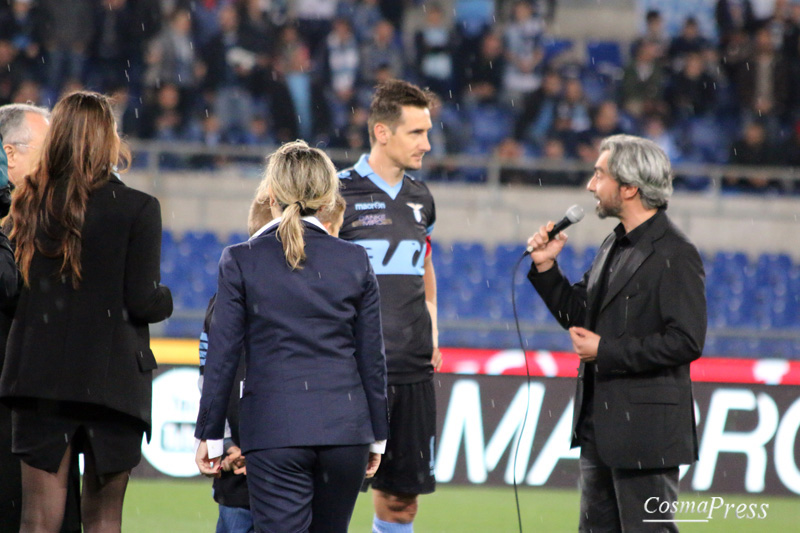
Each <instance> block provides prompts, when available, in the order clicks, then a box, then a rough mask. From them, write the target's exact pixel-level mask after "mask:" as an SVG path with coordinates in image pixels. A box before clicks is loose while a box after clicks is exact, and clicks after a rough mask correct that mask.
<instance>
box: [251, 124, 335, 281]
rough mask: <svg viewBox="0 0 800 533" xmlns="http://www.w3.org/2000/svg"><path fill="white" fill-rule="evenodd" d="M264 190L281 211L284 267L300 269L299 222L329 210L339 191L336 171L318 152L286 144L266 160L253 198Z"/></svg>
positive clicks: (298, 143)
mask: <svg viewBox="0 0 800 533" xmlns="http://www.w3.org/2000/svg"><path fill="white" fill-rule="evenodd" d="M266 190H270V191H271V192H272V197H273V198H274V200H275V201H276V202H277V203H278V205H279V206H280V207H281V208H282V209H283V215H282V218H281V222H280V224H279V225H278V239H279V240H280V241H281V243H282V244H283V253H284V255H285V256H286V263H287V264H288V265H289V267H290V268H291V269H292V270H298V269H301V268H303V265H302V263H303V262H304V261H305V259H306V252H305V239H304V238H303V232H304V228H303V223H302V221H301V220H300V219H301V218H302V217H304V216H309V215H313V214H315V213H316V212H317V211H318V210H319V209H320V208H321V207H323V206H329V207H331V206H333V204H334V202H335V200H336V192H337V191H338V190H339V178H338V177H337V176H336V168H335V167H334V166H333V162H331V160H330V158H329V157H328V156H327V155H326V154H325V152H323V151H322V150H319V149H318V148H311V147H310V146H308V144H306V143H305V142H304V141H299V140H298V141H294V142H290V143H286V144H284V145H283V146H281V147H280V148H278V149H277V150H276V151H275V153H273V154H272V155H271V156H270V158H269V163H268V164H267V170H266V172H265V174H264V179H263V180H262V182H261V184H260V185H259V193H258V195H257V196H259V197H260V196H261V194H262V191H266Z"/></svg>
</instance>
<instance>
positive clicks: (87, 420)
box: [11, 399, 145, 476]
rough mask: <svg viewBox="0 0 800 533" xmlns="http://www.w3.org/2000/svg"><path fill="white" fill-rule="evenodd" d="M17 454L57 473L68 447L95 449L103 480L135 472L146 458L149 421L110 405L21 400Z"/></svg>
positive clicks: (15, 409)
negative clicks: (115, 475)
mask: <svg viewBox="0 0 800 533" xmlns="http://www.w3.org/2000/svg"><path fill="white" fill-rule="evenodd" d="M11 412H12V413H11V424H12V451H13V453H14V455H16V456H17V457H19V459H20V460H22V461H24V462H25V463H26V464H28V465H30V466H32V467H34V468H38V469H40V470H45V471H47V472H53V473H54V472H57V471H58V467H59V465H60V464H61V460H62V459H63V458H64V453H65V452H66V450H67V446H68V445H70V444H71V445H72V450H73V453H85V452H88V451H90V452H91V453H92V455H93V456H94V460H95V471H96V472H97V474H98V475H99V476H104V475H108V474H114V473H117V472H123V471H126V470H130V469H131V468H133V467H135V466H136V465H138V464H139V462H140V461H141V459H142V437H143V435H144V429H145V428H144V423H143V422H142V421H141V420H138V419H136V418H133V417H132V416H130V415H126V414H124V413H120V412H118V411H114V410H113V409H109V408H107V407H103V406H99V405H94V404H87V403H80V402H59V401H53V400H36V399H28V400H15V402H14V405H13V406H12V409H11Z"/></svg>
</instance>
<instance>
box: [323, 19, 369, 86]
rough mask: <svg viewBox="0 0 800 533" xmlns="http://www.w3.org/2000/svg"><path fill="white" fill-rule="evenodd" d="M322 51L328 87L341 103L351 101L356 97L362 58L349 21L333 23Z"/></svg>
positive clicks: (342, 20) (341, 20) (337, 20)
mask: <svg viewBox="0 0 800 533" xmlns="http://www.w3.org/2000/svg"><path fill="white" fill-rule="evenodd" d="M322 51H323V58H322V61H320V63H321V64H322V66H323V69H324V76H325V83H326V85H327V86H329V87H330V88H331V89H332V90H333V92H334V93H335V94H336V98H338V99H339V100H340V101H342V102H347V101H349V100H350V99H351V98H353V96H354V95H355V90H356V82H357V81H358V71H359V68H358V67H359V61H360V60H361V57H360V54H359V50H358V41H357V40H356V36H355V33H353V28H352V27H351V26H350V22H349V21H348V20H347V19H345V18H337V19H336V20H334V21H333V30H332V31H331V33H330V34H329V35H328V38H327V39H326V41H325V47H324V48H322Z"/></svg>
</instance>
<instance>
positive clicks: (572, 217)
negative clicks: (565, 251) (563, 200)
mask: <svg viewBox="0 0 800 533" xmlns="http://www.w3.org/2000/svg"><path fill="white" fill-rule="evenodd" d="M581 220H583V208H582V207H581V206H579V205H578V204H575V205H573V206H572V207H570V208H569V209H567V212H566V214H565V215H564V218H562V219H561V220H559V221H558V222H556V225H555V226H553V229H551V230H550V231H548V232H547V240H553V239H555V238H556V236H557V235H558V234H559V233H560V232H562V231H564V230H565V229H567V228H568V227H570V226H571V225H573V224H576V223H578V222H580V221H581Z"/></svg>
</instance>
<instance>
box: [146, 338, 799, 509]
mask: <svg viewBox="0 0 800 533" xmlns="http://www.w3.org/2000/svg"><path fill="white" fill-rule="evenodd" d="M153 351H154V352H155V354H156V357H157V359H158V360H159V363H160V366H159V368H158V369H157V370H156V371H155V372H154V377H153V432H152V439H151V441H150V442H149V443H144V444H143V453H144V460H143V461H142V463H141V464H140V465H139V466H138V467H137V468H136V470H135V472H134V475H136V476H138V477H165V476H167V477H178V478H187V477H195V476H198V475H199V474H198V472H197V467H196V466H195V464H194V453H193V450H194V423H195V419H196V417H197V410H198V404H199V399H200V393H199V391H198V387H197V380H198V371H197V342H196V341H190V340H177V339H156V340H154V341H153ZM442 354H443V357H444V361H445V363H444V367H443V369H442V370H443V371H442V372H440V373H437V374H436V376H435V377H434V383H435V386H436V394H437V410H438V417H437V423H438V436H439V441H438V443H437V445H436V450H435V458H436V464H435V472H436V479H437V482H439V483H451V484H458V485H495V486H509V485H511V484H512V483H513V480H514V477H516V480H517V483H518V484H520V485H523V486H537V487H538V486H543V487H576V486H577V482H578V450H577V449H575V450H570V449H569V442H570V431H571V423H572V403H573V397H574V394H575V376H576V375H577V367H578V362H577V356H575V355H574V354H570V353H561V352H547V351H535V350H534V351H529V352H528V354H527V355H528V366H529V369H530V374H531V380H530V385H528V384H527V379H526V377H525V366H524V359H523V355H522V352H521V351H519V350H506V351H493V350H475V349H466V348H443V349H442ZM692 379H693V381H694V400H695V418H696V419H697V423H698V437H699V439H700V460H699V461H698V462H697V463H695V464H694V465H692V466H690V467H683V468H682V469H681V485H682V489H683V490H690V491H696V492H706V491H708V492H714V493H741V494H776V495H795V494H800V442H798V439H797V433H798V428H800V361H785V360H778V359H760V360H754V359H750V360H747V359H724V358H705V357H704V358H701V359H699V360H698V361H696V362H695V363H694V364H693V365H692ZM526 407H527V419H526V420H525V424H524V428H523V420H524V419H525V412H526ZM518 442H519V445H517V443H518ZM515 459H516V461H515ZM515 464H516V470H515Z"/></svg>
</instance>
